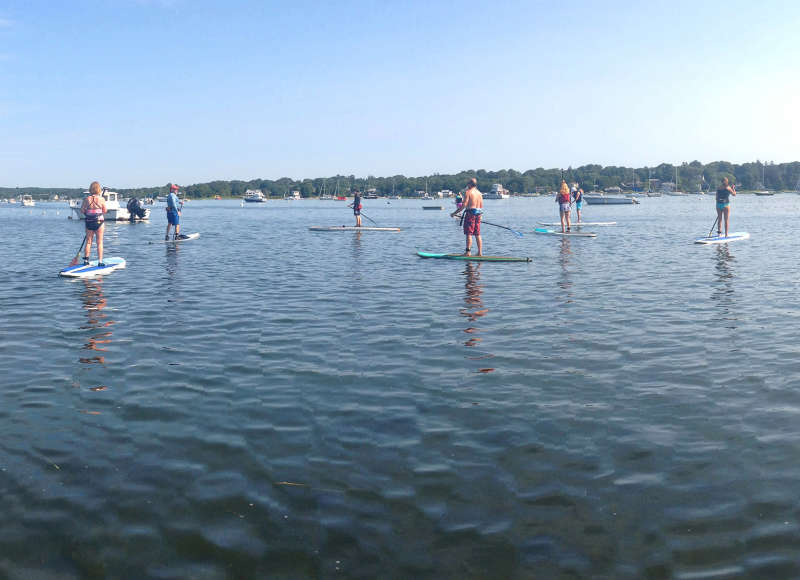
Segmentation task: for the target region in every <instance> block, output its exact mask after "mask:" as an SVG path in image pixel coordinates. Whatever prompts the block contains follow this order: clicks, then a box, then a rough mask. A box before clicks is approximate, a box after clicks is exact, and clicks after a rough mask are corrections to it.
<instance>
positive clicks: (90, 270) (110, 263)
mask: <svg viewBox="0 0 800 580" xmlns="http://www.w3.org/2000/svg"><path fill="white" fill-rule="evenodd" d="M103 263H104V265H103V266H98V265H97V260H92V261H91V262H89V264H88V265H85V264H78V265H76V266H67V267H66V268H64V269H63V270H61V271H60V272H59V273H58V275H59V276H64V277H66V278H91V277H92V276H99V275H102V274H108V273H109V272H113V271H114V270H119V269H120V268H124V267H125V258H120V257H119V256H115V257H113V258H106V259H105V260H103Z"/></svg>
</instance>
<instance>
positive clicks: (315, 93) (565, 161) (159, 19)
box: [0, 0, 800, 187]
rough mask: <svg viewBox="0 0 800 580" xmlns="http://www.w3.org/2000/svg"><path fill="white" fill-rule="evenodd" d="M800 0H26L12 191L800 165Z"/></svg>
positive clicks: (3, 46) (7, 51)
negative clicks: (685, 165) (96, 184)
mask: <svg viewBox="0 0 800 580" xmlns="http://www.w3.org/2000/svg"><path fill="white" fill-rule="evenodd" d="M799 29H800V2H795V1H783V2H778V1H769V0H767V1H765V2H752V1H751V0H748V1H741V0H725V1H717V0H708V1H703V0H694V1H684V0H675V1H671V2H664V1H661V0H653V1H649V2H633V1H627V2H621V1H619V2H618V1H614V0H607V1H580V0H576V1H571V2H570V1H563V2H556V1H537V0H527V1H519V2H517V1H509V2H504V1H498V2H485V1H481V2H477V1H472V0H464V1H459V2H455V1H437V0H428V1H401V0H398V1H388V0H387V1H381V2H378V1H349V0H340V1H337V2H324V1H317V2H306V1H304V0H299V1H292V2H288V1H287V2H271V1H266V0H265V1H257V0H241V1H236V0H231V1H228V2H222V1H219V2H211V1H204V0H72V1H70V2H66V1H58V2H52V1H40V0H24V1H23V0H10V1H6V2H4V3H2V4H0V186H5V187H14V186H19V187H26V186H31V187H34V186H35V187H86V186H87V185H88V184H89V183H90V182H91V181H94V180H99V181H100V182H101V183H103V184H109V185H110V186H113V187H139V186H142V187H143V186H154V185H163V184H165V183H167V182H176V183H180V184H182V185H190V184H193V183H202V182H206V181H211V180H216V179H223V180H227V179H243V180H250V179H256V178H262V179H277V178H280V177H291V178H294V179H300V178H314V177H324V176H332V175H336V174H342V175H351V174H353V175H356V176H360V177H364V176H368V175H372V176H390V175H398V174H403V175H408V176H419V175H428V174H433V173H455V172H458V171H461V170H469V169H487V170H498V169H510V168H511V169H517V170H519V171H524V170H526V169H534V168H537V167H546V168H556V167H562V168H566V167H569V166H572V167H577V166H580V165H585V164H588V163H598V164H601V165H624V166H635V167H644V166H655V165H657V164H659V163H681V162H684V161H686V162H689V161H693V160H695V159H696V160H699V161H701V162H703V163H708V162H711V161H717V160H725V161H732V162H735V163H742V162H748V161H755V160H762V161H764V160H767V161H774V162H776V163H781V162H787V161H796V160H800V106H798V105H799V104H800V64H798V63H799V62H800V61H798V55H800V34H798V33H797V31H798V30H799Z"/></svg>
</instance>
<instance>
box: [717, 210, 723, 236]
mask: <svg viewBox="0 0 800 580" xmlns="http://www.w3.org/2000/svg"><path fill="white" fill-rule="evenodd" d="M722 219H723V218H722V210H721V209H719V208H717V235H720V234H721V233H722Z"/></svg>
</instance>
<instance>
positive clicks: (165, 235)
mask: <svg viewBox="0 0 800 580" xmlns="http://www.w3.org/2000/svg"><path fill="white" fill-rule="evenodd" d="M170 227H171V226H170V224H169V222H167V233H166V234H164V239H165V240H168V239H169V228H170Z"/></svg>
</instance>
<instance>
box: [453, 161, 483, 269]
mask: <svg viewBox="0 0 800 580" xmlns="http://www.w3.org/2000/svg"><path fill="white" fill-rule="evenodd" d="M461 213H463V214H464V235H465V236H467V248H466V249H465V250H464V255H465V256H469V254H470V251H471V250H472V238H470V236H475V243H476V244H477V246H478V256H483V241H482V240H481V214H482V213H483V195H481V192H480V191H479V190H478V180H477V179H475V178H474V177H472V178H471V179H470V180H469V181H468V182H467V190H466V191H465V192H464V202H463V203H462V205H461V207H460V208H459V209H457V210H456V211H454V212H453V213H451V214H450V217H455V216H457V215H460V214H461Z"/></svg>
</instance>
